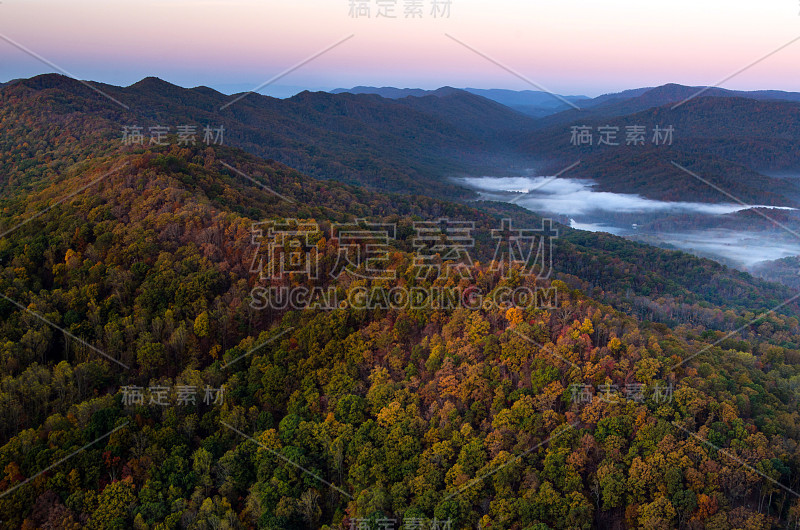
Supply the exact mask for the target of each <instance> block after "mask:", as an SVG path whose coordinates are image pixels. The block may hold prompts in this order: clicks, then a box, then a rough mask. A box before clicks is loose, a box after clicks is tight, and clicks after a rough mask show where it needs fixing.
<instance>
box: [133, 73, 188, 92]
mask: <svg viewBox="0 0 800 530" xmlns="http://www.w3.org/2000/svg"><path fill="white" fill-rule="evenodd" d="M128 88H141V89H146V90H174V89H176V88H181V87H179V86H178V85H173V84H172V83H169V82H167V81H164V80H163V79H161V78H160V77H155V76H149V77H145V78H144V79H142V80H141V81H137V82H136V83H134V84H132V85H130V86H129V87H128Z"/></svg>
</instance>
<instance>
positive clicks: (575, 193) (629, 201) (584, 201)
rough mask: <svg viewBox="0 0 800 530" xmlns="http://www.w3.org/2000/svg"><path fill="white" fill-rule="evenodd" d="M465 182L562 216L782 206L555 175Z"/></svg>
mask: <svg viewBox="0 0 800 530" xmlns="http://www.w3.org/2000/svg"><path fill="white" fill-rule="evenodd" d="M461 182H462V183H463V184H465V185H467V186H469V187H471V188H474V189H476V190H478V191H479V192H480V194H481V196H482V197H483V198H487V199H493V200H501V201H505V202H513V203H515V204H518V205H520V206H522V207H524V208H528V209H529V210H533V211H537V212H550V213H554V214H559V215H568V216H574V215H587V214H591V213H600V212H612V213H639V212H642V213H648V212H654V213H655V212H667V211H685V212H692V213H703V214H709V215H722V214H728V213H733V212H738V211H741V210H747V209H749V208H781V209H793V208H787V207H775V206H764V205H748V206H744V205H741V204H736V203H703V202H668V201H658V200H653V199H647V198H645V197H642V196H641V195H635V194H630V193H613V192H608V191H596V190H594V189H593V187H594V186H595V183H593V182H591V181H588V180H578V179H565V178H553V177H470V178H464V179H461Z"/></svg>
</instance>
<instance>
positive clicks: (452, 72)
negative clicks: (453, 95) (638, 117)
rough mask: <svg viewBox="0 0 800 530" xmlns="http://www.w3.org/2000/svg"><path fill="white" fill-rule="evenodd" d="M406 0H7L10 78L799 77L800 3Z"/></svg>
mask: <svg viewBox="0 0 800 530" xmlns="http://www.w3.org/2000/svg"><path fill="white" fill-rule="evenodd" d="M439 3H440V4H445V3H447V2H442V1H440V2H439ZM356 4H365V5H366V4H368V3H367V2H363V3H361V2H356ZM369 4H374V3H369ZM404 5H405V4H403V3H402V2H398V3H397V4H396V12H394V16H395V17H396V18H387V17H385V16H379V14H378V12H377V11H378V7H377V5H372V7H371V9H372V10H371V11H370V16H369V17H368V18H367V17H366V16H361V17H354V16H352V15H353V13H352V12H351V11H350V8H349V2H347V1H345V0H341V1H338V0H337V1H336V2H330V1H328V2H322V1H321V0H308V1H307V2H304V3H303V4H302V5H292V4H287V3H270V2H267V3H263V2H256V1H255V0H237V1H234V2H219V1H215V0H206V1H203V2H199V3H197V2H195V3H191V2H188V1H186V0H145V1H143V2H136V3H134V2H125V1H121V2H115V3H114V5H113V6H111V5H109V4H106V3H103V2H98V1H96V0H77V1H76V2H72V3H70V4H68V5H67V4H62V3H59V2H55V1H54V0H27V1H26V2H24V3H22V2H18V1H13V0H12V1H11V2H8V1H6V2H3V3H1V4H0V17H1V18H0V20H2V21H0V37H2V40H3V41H5V42H2V43H0V58H1V59H2V64H3V68H2V69H0V76H2V79H4V80H5V81H7V80H10V79H15V78H27V77H32V76H34V75H37V74H40V73H45V72H47V71H53V68H52V66H53V65H55V66H57V67H58V68H59V69H61V70H64V71H68V72H70V73H71V74H73V75H75V76H76V77H78V78H80V79H90V80H94V81H100V82H104V83H109V84H114V85H121V86H125V85H129V84H132V83H134V82H136V81H138V80H139V79H142V78H144V77H148V76H156V77H160V78H162V79H165V80H167V81H169V82H171V83H174V84H177V85H180V86H209V87H212V88H215V87H221V88H223V90H221V91H224V87H225V86H235V87H237V90H238V91H241V90H250V89H252V88H253V87H256V86H259V85H261V84H263V83H264V82H266V81H267V80H269V79H271V78H273V77H275V76H277V75H279V74H281V73H284V72H286V71H287V70H289V69H292V68H294V67H296V66H297V65H298V64H300V63H304V61H306V62H305V63H304V64H303V66H302V67H299V68H297V69H296V70H294V71H292V72H290V73H288V74H287V75H286V77H285V78H283V79H281V82H280V83H275V85H280V86H290V87H306V88H317V89H321V88H331V89H332V88H349V87H353V86H359V85H364V86H392V87H413V88H423V89H432V88H438V87H441V86H447V85H449V86H458V87H475V88H505V89H508V90H528V89H533V90H542V89H544V90H546V91H552V92H554V93H557V94H566V95H573V94H580V95H586V96H589V97H592V96H597V95H601V94H606V93H614V92H619V91H621V90H624V89H629V88H634V87H650V86H660V85H664V84H667V83H678V84H682V85H688V86H709V85H714V84H717V83H721V80H722V79H725V78H726V77H730V79H729V80H727V81H726V82H724V83H721V85H722V86H723V87H724V88H728V89H731V90H765V89H773V90H785V91H800V80H798V79H797V77H796V76H795V75H793V71H794V65H796V64H797V63H798V60H800V45H797V44H794V43H793V42H792V39H796V38H797V36H798V34H800V29H798V27H797V22H798V19H799V18H800V17H799V16H798V12H797V6H796V5H795V4H794V3H792V2H786V3H773V4H765V5H759V6H757V7H756V6H753V5H751V4H750V3H749V2H744V1H736V2H724V3H723V2H721V1H711V2H706V3H704V4H703V5H697V4H695V3H693V2H690V1H689V0H679V1H677V2H674V3H673V4H672V5H671V6H670V9H669V10H663V9H661V8H660V7H657V6H655V5H652V6H651V5H642V4H640V3H636V2H633V1H632V0H611V1H609V2H606V3H604V4H602V5H600V4H596V3H592V2H587V1H583V0H570V1H566V2H562V3H559V4H558V5H526V4H520V3H518V2H514V1H512V0H500V1H498V2H495V3H494V4H492V5H491V6H487V5H486V4H484V3H479V2H477V1H476V0H451V1H450V2H449V6H448V10H449V13H447V16H445V15H444V14H443V13H439V14H438V16H437V17H435V18H434V16H433V14H432V13H431V6H430V2H425V3H424V6H425V7H424V10H423V11H420V12H419V13H418V14H417V16H415V17H413V18H405V16H404V7H403V6H404ZM348 37H349V38H348ZM12 43H15V44H12ZM23 49H24V50H27V51H23ZM779 49H780V53H776V51H777V50H779ZM768 54H769V57H766V58H765V56H767V55H768ZM36 56H38V57H39V58H41V59H44V60H45V61H48V62H49V63H52V64H51V65H50V66H45V65H44V62H43V61H42V60H41V59H37V58H36ZM312 57H313V60H308V59H310V58H312ZM759 59H763V60H759ZM754 61H758V64H756V65H754V66H752V67H751V68H748V69H746V70H744V71H741V72H739V71H740V70H742V68H743V67H744V66H746V65H748V64H751V63H753V62H754ZM498 63H499V64H498ZM501 65H502V66H501ZM504 67H505V68H506V69H504ZM734 72H739V73H737V74H736V75H733V76H732V75H731V74H733V73H734ZM246 85H249V86H250V88H248V89H239V88H238V87H240V86H246ZM534 85H536V86H534ZM275 88H278V87H277V86H276V87H275ZM237 90H234V91H237ZM265 93H266V94H270V91H269V90H267V91H265Z"/></svg>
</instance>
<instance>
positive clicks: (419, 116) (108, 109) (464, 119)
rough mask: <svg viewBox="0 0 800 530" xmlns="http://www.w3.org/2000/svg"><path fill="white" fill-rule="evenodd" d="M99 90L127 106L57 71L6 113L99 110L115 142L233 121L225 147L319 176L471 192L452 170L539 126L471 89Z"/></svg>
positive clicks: (147, 83)
mask: <svg viewBox="0 0 800 530" xmlns="http://www.w3.org/2000/svg"><path fill="white" fill-rule="evenodd" d="M94 86H95V87H96V88H97V89H98V90H101V91H102V92H103V93H105V94H106V95H108V96H110V97H111V98H114V99H115V100H117V101H118V102H119V103H121V104H122V105H125V106H127V107H128V108H127V109H126V108H123V107H122V106H121V105H118V104H116V103H115V102H114V101H112V100H111V99H109V98H107V97H104V96H103V95H102V94H99V93H97V92H95V91H93V90H92V89H90V88H89V87H87V86H84V85H82V84H81V83H79V82H78V81H75V80H72V79H69V78H67V77H64V76H60V75H55V74H49V75H42V76H37V77H34V78H31V79H28V80H24V81H22V82H19V83H16V84H14V85H11V86H8V87H4V88H3V89H2V91H0V97H2V101H3V104H4V107H5V110H6V112H9V113H11V112H13V113H15V114H16V115H26V114H30V113H31V112H34V111H35V112H40V110H37V109H39V108H40V107H39V102H40V101H44V104H43V106H42V107H41V109H42V110H41V112H48V113H50V115H51V120H52V121H61V120H69V119H71V118H72V117H74V116H77V115H79V114H81V113H91V115H92V117H94V118H95V119H96V120H98V121H97V122H96V123H95V126H96V127H99V130H98V131H96V132H94V133H93V134H94V135H95V136H98V135H100V134H101V133H102V134H103V135H104V137H106V138H108V139H112V138H114V137H116V138H121V134H122V133H121V131H122V128H123V127H126V126H127V127H131V126H139V127H143V128H144V134H145V136H146V138H145V141H147V142H149V141H150V132H149V128H150V127H158V126H163V127H170V128H171V131H172V132H173V133H175V132H176V128H177V127H178V126H182V125H192V126H196V127H199V129H200V131H202V130H203V128H204V127H206V126H212V127H214V128H219V127H224V129H225V132H224V143H225V144H226V145H227V144H230V145H235V146H237V147H241V148H242V149H245V150H246V151H248V152H251V153H253V154H256V155H258V156H261V157H264V158H269V159H274V160H277V161H280V162H283V163H286V164H288V165H291V166H292V167H295V168H297V169H299V170H302V171H304V172H306V173H308V174H310V175H312V176H315V177H317V178H323V179H335V180H340V181H343V182H348V183H357V184H362V185H366V186H369V187H372V188H375V189H380V190H386V191H399V192H404V193H418V192H424V193H426V194H429V195H430V194H434V195H440V196H443V195H446V196H449V197H455V196H459V195H460V196H466V195H468V192H466V191H465V190H463V189H461V188H459V187H457V186H455V185H454V184H452V183H450V182H449V181H448V180H447V178H446V177H447V176H450V175H454V174H459V173H460V172H464V171H467V169H468V168H474V167H475V166H476V165H480V164H482V163H483V159H484V158H485V157H487V156H493V157H496V156H497V155H498V152H503V151H504V150H505V147H504V145H505V144H506V143H507V141H508V137H509V133H510V132H511V131H519V130H527V129H529V128H530V127H531V126H532V120H531V119H530V118H527V117H525V116H522V115H520V114H519V113H517V112H514V111H513V110H511V109H508V108H507V107H504V106H502V105H499V104H497V103H494V102H491V101H489V100H486V99H484V98H481V97H479V96H474V95H471V94H468V93H466V92H462V91H453V93H452V94H450V95H447V96H445V97H441V98H438V99H433V100H432V99H429V98H408V99H405V100H402V101H394V100H387V99H384V98H381V97H379V96H375V95H355V94H340V95H333V94H328V93H324V92H316V93H310V92H303V93H301V94H298V95H296V96H294V97H292V98H290V99H287V100H280V99H275V98H270V97H267V96H261V95H258V94H249V95H247V96H244V95H243V94H240V95H234V96H226V95H224V94H221V93H219V92H216V91H214V90H211V89H209V88H205V87H200V88H194V89H184V88H181V87H178V86H175V85H171V84H169V83H166V82H165V81H162V80H160V79H157V78H147V79H144V80H142V81H140V82H138V83H135V84H133V85H131V86H130V87H127V88H121V87H114V86H110V85H103V84H100V83H95V84H94ZM243 96H244V97H243ZM239 98H241V99H239ZM233 102H235V103H233ZM226 105H228V106H226ZM223 107H224V108H223ZM200 137H201V138H202V135H201V136H200Z"/></svg>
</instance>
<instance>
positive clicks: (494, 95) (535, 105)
mask: <svg viewBox="0 0 800 530" xmlns="http://www.w3.org/2000/svg"><path fill="white" fill-rule="evenodd" d="M443 90H444V89H438V90H422V89H420V88H394V87H380V88H377V87H366V86H357V87H353V88H337V89H335V90H332V91H331V93H333V94H341V93H344V92H349V93H351V94H377V95H379V96H381V97H384V98H389V99H400V98H406V97H409V96H413V97H423V96H429V95H434V96H435V95H440V94H441V93H442V91H443ZM449 90H453V89H449ZM463 90H464V91H465V92H469V93H470V94H475V95H478V96H482V97H484V98H486V99H490V100H492V101H496V102H497V103H500V104H502V105H505V106H507V107H509V108H512V109H514V110H516V111H518V112H521V113H523V114H527V115H528V116H532V117H535V118H540V117H543V116H549V115H551V114H555V113H557V112H560V111H562V110H566V109H569V108H570V106H569V104H568V103H566V102H565V101H570V102H573V103H580V104H587V105H588V104H594V101H595V100H591V99H589V98H587V97H586V96H556V95H554V94H550V93H548V92H542V91H535V90H501V89H481V88H465V89H463Z"/></svg>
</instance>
